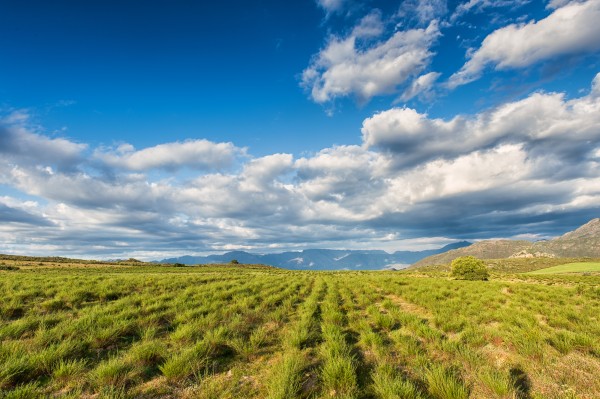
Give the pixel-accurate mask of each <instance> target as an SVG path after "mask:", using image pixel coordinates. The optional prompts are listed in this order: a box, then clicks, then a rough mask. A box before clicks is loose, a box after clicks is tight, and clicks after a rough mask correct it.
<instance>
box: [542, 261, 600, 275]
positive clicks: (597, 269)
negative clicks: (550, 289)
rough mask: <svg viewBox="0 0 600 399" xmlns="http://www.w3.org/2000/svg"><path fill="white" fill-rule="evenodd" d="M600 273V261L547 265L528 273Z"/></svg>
mask: <svg viewBox="0 0 600 399" xmlns="http://www.w3.org/2000/svg"><path fill="white" fill-rule="evenodd" d="M588 272H589V273H600V262H576V263H567V264H564V265H559V266H553V267H547V268H545V269H540V270H536V271H533V272H530V274H557V273H588Z"/></svg>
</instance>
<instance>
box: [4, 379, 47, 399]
mask: <svg viewBox="0 0 600 399" xmlns="http://www.w3.org/2000/svg"><path fill="white" fill-rule="evenodd" d="M0 397H1V398H2V399H35V398H42V397H43V396H42V390H41V389H40V386H39V384H38V383H37V382H30V383H28V384H23V385H19V386H17V387H15V388H14V389H13V390H11V391H8V392H5V393H2V392H0Z"/></svg>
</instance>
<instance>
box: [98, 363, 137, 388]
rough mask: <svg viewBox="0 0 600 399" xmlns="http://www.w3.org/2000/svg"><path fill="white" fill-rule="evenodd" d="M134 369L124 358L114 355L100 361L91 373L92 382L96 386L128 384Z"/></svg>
mask: <svg viewBox="0 0 600 399" xmlns="http://www.w3.org/2000/svg"><path fill="white" fill-rule="evenodd" d="M131 370H132V367H131V365H130V364H128V363H126V362H124V361H123V359H122V358H119V357H113V358H110V359H108V360H105V361H104V362H102V363H100V364H99V365H98V366H97V367H96V368H95V369H94V370H92V372H91V373H90V375H89V379H90V382H91V383H92V384H93V385H94V386H96V387H99V388H101V387H106V386H109V387H122V386H124V385H125V384H126V382H127V380H128V378H129V374H130V372H131Z"/></svg>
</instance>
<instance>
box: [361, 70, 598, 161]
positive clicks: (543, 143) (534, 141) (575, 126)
mask: <svg viewBox="0 0 600 399" xmlns="http://www.w3.org/2000/svg"><path fill="white" fill-rule="evenodd" d="M597 79H598V77H596V79H594V84H593V86H592V90H591V92H590V94H589V95H587V96H584V97H581V98H577V99H573V100H565V98H564V95H563V94H562V93H534V94H532V95H531V96H529V97H527V98H525V99H523V100H520V101H515V102H511V103H506V104H503V105H500V106H498V107H496V108H493V109H491V110H487V111H485V112H482V113H480V114H477V115H475V116H470V117H469V116H462V115H459V116H456V117H454V118H452V119H449V120H444V119H439V118H429V117H428V116H427V115H426V114H422V113H419V112H417V111H416V110H414V109H411V108H394V109H391V110H388V111H384V112H381V113H378V114H376V115H374V116H373V117H371V118H368V119H366V120H365V121H364V123H363V127H362V134H363V140H364V145H365V146H366V147H367V148H378V149H381V150H384V151H390V152H392V153H394V154H397V155H398V157H397V161H396V163H397V165H398V166H399V167H402V168H408V167H413V166H415V165H418V164H422V163H424V162H428V161H431V160H435V159H452V158H455V157H457V156H461V155H464V154H468V153H471V152H473V151H476V150H481V149H490V148H493V147H496V146H498V145H501V144H515V143H521V144H523V145H524V146H525V148H526V149H527V151H528V152H529V153H530V155H531V156H543V155H544V154H549V153H552V154H553V155H554V156H555V157H556V158H555V161H553V162H552V163H551V164H557V165H558V164H561V165H562V163H567V164H568V163H569V162H570V161H575V160H576V159H585V158H586V157H588V156H589V154H590V151H591V150H593V148H594V146H590V143H597V142H599V140H600V129H598V126H600V101H599V100H598V96H597V90H598V89H597V87H598V84H597V82H598V81H597Z"/></svg>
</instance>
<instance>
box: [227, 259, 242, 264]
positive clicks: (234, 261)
mask: <svg viewBox="0 0 600 399" xmlns="http://www.w3.org/2000/svg"><path fill="white" fill-rule="evenodd" d="M229 263H231V264H232V265H239V264H240V262H239V261H238V260H237V259H232V260H231V262H229Z"/></svg>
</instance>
